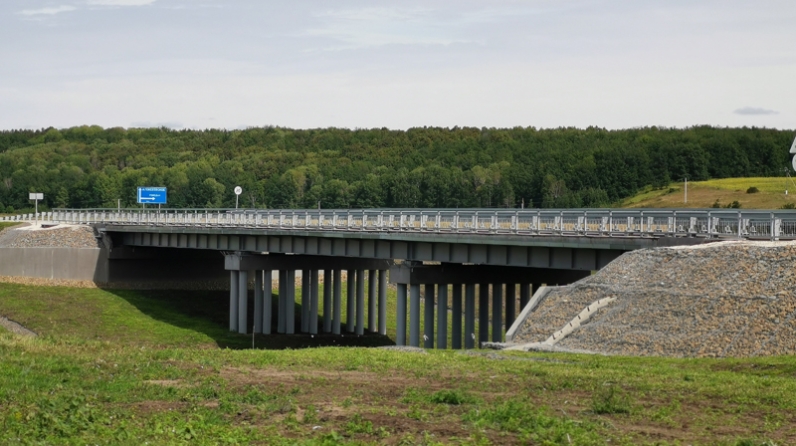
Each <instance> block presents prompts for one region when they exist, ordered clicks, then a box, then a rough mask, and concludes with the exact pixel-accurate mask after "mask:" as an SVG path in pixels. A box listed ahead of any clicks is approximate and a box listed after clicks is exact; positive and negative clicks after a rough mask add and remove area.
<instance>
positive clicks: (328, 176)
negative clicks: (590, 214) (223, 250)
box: [0, 126, 794, 212]
mask: <svg viewBox="0 0 796 446" xmlns="http://www.w3.org/2000/svg"><path fill="white" fill-rule="evenodd" d="M793 136H794V132H793V131H792V130H777V129H767V128H754V127H753V128H747V127H744V128H717V127H709V126H699V127H691V128H684V129H671V128H661V127H646V128H634V129H627V130H605V129H601V128H593V127H590V128H587V129H578V128H557V129H536V128H533V127H516V128H503V129H496V128H480V129H479V128H459V127H454V128H433V127H424V128H412V129H409V130H389V129H354V130H351V129H340V128H326V129H308V130H296V129H289V128H281V127H261V128H248V129H245V130H213V129H210V130H172V129H168V128H129V129H124V128H107V129H105V128H102V127H98V126H81V127H72V128H67V129H56V128H47V129H40V130H7V131H0V178H1V179H2V184H0V210H5V211H6V212H13V211H15V210H20V209H30V208H31V207H32V203H31V202H30V201H29V200H28V192H43V193H44V202H43V203H40V206H43V208H44V209H46V208H88V207H113V208H115V207H116V206H117V203H119V202H118V201H117V200H121V201H120V203H121V206H122V207H131V206H138V205H137V204H136V188H137V187H138V186H165V187H167V188H168V202H169V204H168V206H169V207H179V208H195V207H211V208H229V207H234V206H235V194H234V192H233V189H234V188H235V186H241V187H242V188H243V193H242V195H241V196H240V206H241V207H245V208H317V207H318V206H320V207H322V208H327V209H328V208H374V207H388V208H426V207H434V208H471V207H521V206H524V207H526V208H529V207H556V208H566V207H604V206H610V205H611V204H614V203H617V202H618V201H619V200H621V199H622V198H625V197H628V196H631V195H633V194H634V193H636V192H637V191H638V190H640V189H641V188H643V187H646V186H652V187H655V188H661V187H668V185H669V184H670V182H672V181H680V180H682V179H683V178H684V177H687V178H688V179H689V181H698V180H705V179H711V178H727V177H747V176H782V175H784V169H785V168H786V167H787V166H788V165H789V162H788V161H789V159H788V156H789V155H788V149H789V148H790V145H791V141H792V140H793Z"/></svg>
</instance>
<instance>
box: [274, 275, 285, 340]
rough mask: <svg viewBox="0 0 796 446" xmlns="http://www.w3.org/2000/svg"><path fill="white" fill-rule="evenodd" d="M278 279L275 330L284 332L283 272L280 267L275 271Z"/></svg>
mask: <svg viewBox="0 0 796 446" xmlns="http://www.w3.org/2000/svg"><path fill="white" fill-rule="evenodd" d="M277 276H278V280H277V283H276V287H277V288H276V292H277V293H278V295H277V296H276V332H277V333H284V332H285V296H284V294H285V272H284V271H282V270H281V269H280V270H278V271H277Z"/></svg>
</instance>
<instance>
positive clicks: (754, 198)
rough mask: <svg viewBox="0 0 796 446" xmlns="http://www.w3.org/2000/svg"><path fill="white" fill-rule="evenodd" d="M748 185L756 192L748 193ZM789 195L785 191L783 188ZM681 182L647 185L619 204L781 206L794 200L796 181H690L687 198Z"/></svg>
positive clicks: (792, 202) (795, 198) (632, 205)
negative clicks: (686, 199) (665, 184)
mask: <svg viewBox="0 0 796 446" xmlns="http://www.w3.org/2000/svg"><path fill="white" fill-rule="evenodd" d="M750 187H755V188H757V189H758V192H757V193H747V190H748V189H749V188H750ZM786 189H787V190H788V195H785V190H786ZM684 201H685V194H684V184H683V183H682V182H679V183H672V184H670V185H669V186H667V187H664V188H661V189H652V188H651V187H647V188H645V189H644V190H642V191H641V192H639V193H638V194H636V195H634V196H632V197H629V198H627V199H625V200H622V202H621V203H620V206H621V207H631V208H682V207H686V208H709V207H712V206H713V205H714V203H717V202H718V205H719V206H726V205H728V204H730V203H732V202H734V201H737V202H739V203H740V204H741V207H742V208H743V209H780V208H782V207H783V206H785V205H794V204H796V182H794V181H793V180H790V179H787V178H785V177H769V178H724V179H720V180H707V181H690V182H689V183H688V202H687V203H686V202H684Z"/></svg>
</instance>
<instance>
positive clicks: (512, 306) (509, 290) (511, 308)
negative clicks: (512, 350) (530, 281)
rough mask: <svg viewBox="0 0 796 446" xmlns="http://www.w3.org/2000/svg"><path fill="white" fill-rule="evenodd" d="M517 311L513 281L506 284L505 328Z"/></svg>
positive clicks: (509, 325) (511, 321) (511, 322)
mask: <svg viewBox="0 0 796 446" xmlns="http://www.w3.org/2000/svg"><path fill="white" fill-rule="evenodd" d="M516 312H517V292H516V286H515V285H514V284H513V283H507V284H506V329H508V327H511V324H513V323H514V318H515V317H516V316H515V314H516Z"/></svg>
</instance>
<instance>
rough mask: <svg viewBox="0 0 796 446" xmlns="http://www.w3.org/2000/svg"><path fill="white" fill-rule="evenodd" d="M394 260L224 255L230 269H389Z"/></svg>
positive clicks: (283, 255) (227, 267)
mask: <svg viewBox="0 0 796 446" xmlns="http://www.w3.org/2000/svg"><path fill="white" fill-rule="evenodd" d="M392 265H393V261H392V260H383V259H368V258H357V257H335V256H315V255H285V254H265V255H251V254H242V253H239V252H235V253H229V254H226V255H225V256H224V269H227V270H230V271H249V270H283V269H288V270H327V269H344V270H363V269H364V270H387V269H390V267H391V266H392Z"/></svg>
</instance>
